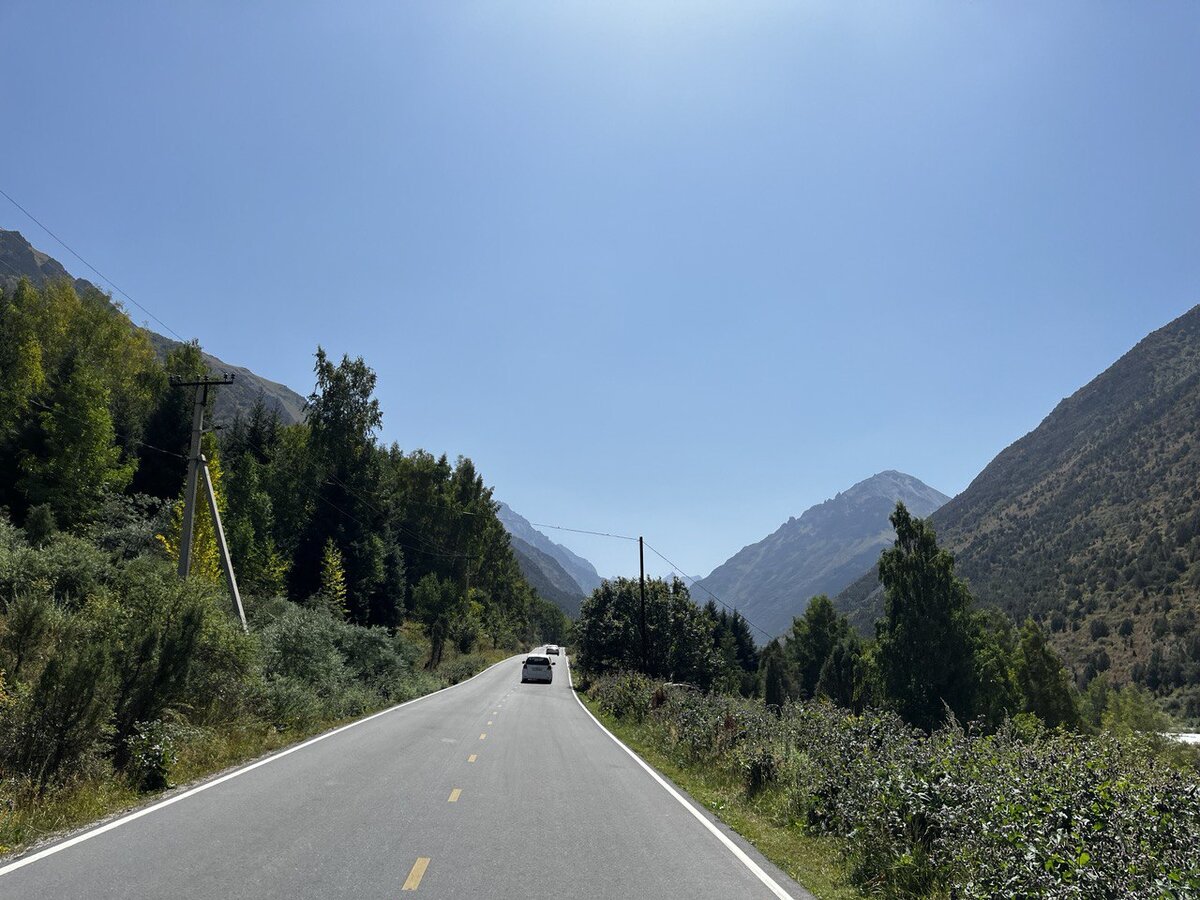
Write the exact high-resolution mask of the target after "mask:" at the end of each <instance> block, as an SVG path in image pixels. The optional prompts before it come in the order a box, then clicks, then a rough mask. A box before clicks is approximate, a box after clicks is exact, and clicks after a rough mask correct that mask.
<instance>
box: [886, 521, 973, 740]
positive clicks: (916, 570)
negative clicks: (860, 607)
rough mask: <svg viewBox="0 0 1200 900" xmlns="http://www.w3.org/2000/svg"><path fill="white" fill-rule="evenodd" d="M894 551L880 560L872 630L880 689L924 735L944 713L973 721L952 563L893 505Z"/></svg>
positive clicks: (969, 656)
mask: <svg viewBox="0 0 1200 900" xmlns="http://www.w3.org/2000/svg"><path fill="white" fill-rule="evenodd" d="M891 522H892V526H893V527H894V528H895V529H896V541H895V545H894V547H893V548H892V549H890V550H885V551H884V552H883V554H882V556H881V557H880V560H879V578H880V581H882V582H883V587H884V592H885V593H884V614H883V618H881V619H880V620H879V621H878V622H877V623H876V626H875V631H876V641H877V643H878V653H877V660H878V666H879V675H880V680H881V686H882V688H883V691H884V694H885V697H886V700H887V702H888V703H889V704H890V705H891V706H892V707H893V708H894V709H895V710H896V712H897V713H899V714H900V715H901V716H902V717H903V718H904V719H905V721H907V722H909V723H910V724H912V725H915V726H917V727H919V728H923V729H925V730H927V731H931V730H933V729H934V728H937V727H938V726H939V725H941V724H942V723H943V722H944V721H945V719H946V708H947V707H949V709H950V710H951V711H953V712H954V713H955V715H956V716H958V717H959V718H962V719H969V718H971V716H972V714H973V713H974V709H973V703H972V701H973V699H974V696H975V692H976V685H975V640H974V635H973V633H972V632H973V629H972V623H971V595H970V594H969V593H968V591H967V588H966V585H964V584H963V583H962V582H961V581H960V580H959V579H958V578H957V577H955V575H954V558H953V557H952V556H951V555H950V554H949V553H948V552H946V551H945V550H942V549H940V548H939V547H938V545H937V537H936V535H935V534H934V531H933V526H932V525H930V524H929V522H928V521H926V520H923V519H918V518H915V517H913V516H912V515H910V514H909V512H908V510H907V509H906V508H905V507H904V504H903V503H897V504H896V509H895V511H894V512H893V513H892V515H891Z"/></svg>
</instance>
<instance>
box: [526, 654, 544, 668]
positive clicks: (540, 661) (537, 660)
mask: <svg viewBox="0 0 1200 900" xmlns="http://www.w3.org/2000/svg"><path fill="white" fill-rule="evenodd" d="M525 665H527V666H548V665H550V660H548V659H546V657H544V656H531V657H529V659H527V660H525Z"/></svg>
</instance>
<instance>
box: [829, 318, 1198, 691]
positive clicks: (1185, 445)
mask: <svg viewBox="0 0 1200 900" xmlns="http://www.w3.org/2000/svg"><path fill="white" fill-rule="evenodd" d="M932 521H933V524H934V526H935V528H936V529H937V532H938V538H939V541H941V542H942V543H943V545H944V546H946V547H947V548H948V549H950V550H951V551H952V552H953V553H954V554H955V557H956V567H957V571H958V572H959V574H960V575H961V576H962V577H963V578H964V580H966V582H967V583H968V585H969V586H970V588H971V590H972V593H973V594H974V595H975V597H976V599H977V601H978V602H980V603H982V604H984V605H990V606H996V607H999V608H1001V609H1004V610H1006V611H1007V612H1009V613H1010V614H1011V615H1013V616H1014V617H1016V618H1018V619H1020V618H1023V617H1024V616H1026V615H1032V616H1034V617H1035V618H1038V619H1041V620H1043V621H1044V622H1045V623H1047V624H1048V625H1049V628H1050V631H1051V639H1052V641H1053V642H1054V644H1055V646H1056V647H1057V648H1058V649H1059V650H1060V652H1062V653H1063V654H1064V656H1065V657H1066V658H1067V660H1068V662H1069V663H1071V664H1072V665H1073V666H1074V668H1075V669H1076V672H1077V674H1079V675H1080V677H1081V680H1086V679H1087V678H1089V677H1091V676H1092V675H1094V674H1096V673H1097V672H1102V671H1106V670H1108V669H1110V668H1111V669H1112V670H1113V672H1114V674H1115V676H1116V677H1117V679H1118V680H1124V679H1126V678H1132V679H1134V680H1138V681H1144V682H1145V683H1147V684H1148V685H1150V686H1151V687H1153V688H1160V687H1163V686H1166V687H1168V688H1170V689H1174V688H1178V687H1183V686H1184V685H1185V684H1200V630H1198V629H1197V624H1196V623H1197V622H1198V621H1200V599H1197V598H1198V597H1200V306H1196V307H1193V308H1192V309H1190V310H1189V311H1187V312H1185V313H1184V314H1183V315H1181V316H1179V317H1178V318H1176V319H1175V320H1173V321H1171V322H1169V323H1167V324H1166V325H1164V326H1162V327H1161V328H1159V329H1156V330H1155V331H1153V332H1151V333H1150V334H1149V335H1147V336H1146V337H1144V338H1143V339H1142V340H1140V341H1138V342H1137V343H1136V344H1135V345H1134V346H1133V347H1132V348H1131V349H1130V350H1129V351H1127V352H1126V353H1125V354H1123V355H1122V356H1121V357H1120V358H1119V359H1118V360H1116V361H1115V362H1114V363H1113V364H1112V365H1110V366H1109V367H1108V368H1106V369H1105V370H1104V371H1103V372H1101V373H1100V374H1099V375H1097V376H1096V377H1095V378H1093V379H1091V380H1090V381H1089V382H1087V383H1086V384H1085V385H1083V386H1082V387H1081V388H1079V389H1078V390H1077V391H1075V392H1074V393H1072V394H1071V395H1070V396H1068V397H1066V398H1064V399H1063V400H1062V401H1060V402H1059V403H1058V404H1056V405H1055V407H1054V408H1053V409H1052V410H1051V411H1050V413H1049V414H1048V415H1047V416H1046V417H1045V418H1044V419H1043V420H1042V422H1041V423H1040V424H1039V425H1038V426H1037V427H1036V428H1035V429H1033V430H1032V431H1030V432H1029V433H1028V434H1026V435H1024V436H1022V437H1021V438H1019V439H1018V440H1016V441H1014V442H1013V443H1012V444H1011V445H1009V446H1008V447H1006V448H1005V449H1004V450H1002V451H1001V452H1000V453H999V454H997V455H996V457H995V458H994V459H993V460H992V461H991V462H990V463H989V464H988V465H987V466H986V467H984V469H983V471H981V472H980V473H979V475H978V476H976V477H975V479H974V480H973V481H972V482H971V484H970V485H969V486H968V487H967V489H966V490H964V491H963V492H962V493H961V494H959V495H958V496H957V497H955V498H954V499H953V500H952V501H950V502H949V503H947V504H946V505H945V506H944V507H942V508H941V509H939V510H938V511H936V512H935V513H934V514H933V516H932ZM836 603H837V605H838V607H839V608H841V609H843V610H844V611H846V612H847V613H849V614H850V615H851V617H852V619H853V620H854V621H855V623H856V624H857V625H858V626H859V627H860V628H867V627H869V625H870V623H871V622H872V621H873V620H874V618H875V616H876V615H878V612H879V610H880V609H881V606H882V592H881V590H880V588H879V585H878V579H877V577H876V573H875V572H874V571H873V570H869V571H867V572H866V573H865V574H864V575H863V576H862V577H860V578H859V579H858V580H857V581H856V582H855V583H854V584H853V585H851V587H850V588H848V589H847V590H846V591H844V592H843V593H842V594H841V595H840V596H839V597H838V598H837V600H836ZM1197 709H1198V710H1200V698H1198V701H1197Z"/></svg>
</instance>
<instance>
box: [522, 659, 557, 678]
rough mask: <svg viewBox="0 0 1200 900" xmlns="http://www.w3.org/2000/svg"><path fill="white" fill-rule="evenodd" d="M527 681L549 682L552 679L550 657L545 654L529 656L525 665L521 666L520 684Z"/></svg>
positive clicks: (552, 672)
mask: <svg viewBox="0 0 1200 900" xmlns="http://www.w3.org/2000/svg"><path fill="white" fill-rule="evenodd" d="M527 681H544V682H546V684H550V683H551V682H553V681H554V671H553V670H552V669H551V668H550V659H549V657H546V656H529V657H526V658H525V665H523V666H521V684H525V682H527Z"/></svg>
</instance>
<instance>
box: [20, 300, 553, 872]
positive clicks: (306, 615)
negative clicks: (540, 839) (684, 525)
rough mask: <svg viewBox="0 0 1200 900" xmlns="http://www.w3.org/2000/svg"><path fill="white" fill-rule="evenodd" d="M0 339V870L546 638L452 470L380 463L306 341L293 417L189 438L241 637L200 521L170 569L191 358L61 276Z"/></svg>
mask: <svg viewBox="0 0 1200 900" xmlns="http://www.w3.org/2000/svg"><path fill="white" fill-rule="evenodd" d="M0 324H2V325H3V327H2V328H0V852H2V851H3V850H11V849H14V848H19V847H22V846H24V845H27V844H28V843H29V842H31V841H34V840H37V839H39V838H41V837H44V836H46V835H47V834H49V833H51V832H53V831H55V830H58V829H61V828H64V827H69V826H72V825H77V824H82V823H85V822H87V821H90V820H92V819H94V818H96V817H97V816H101V815H104V814H106V813H108V812H111V811H113V810H115V809H119V808H121V807H123V806H127V805H129V804H131V803H135V802H137V801H138V800H139V798H141V797H142V796H144V795H146V794H149V793H154V792H157V791H161V790H163V789H165V788H168V787H170V786H172V785H174V784H178V783H181V782H182V781H186V780H188V779H191V778H195V777H199V776H201V775H204V774H207V773H209V772H212V771H215V770H218V769H220V768H222V767H224V766H227V765H230V764H232V763H235V762H238V761H241V760H244V759H246V758H249V757H253V756H255V755H258V754H260V753H262V752H264V751H268V750H271V749H274V748H276V747H279V746H282V745H283V744H286V743H289V742H291V741H294V740H297V739H299V738H300V737H303V736H306V735H309V734H312V733H314V732H316V731H320V730H322V729H324V728H327V727H329V726H330V725H332V724H335V723H338V722H341V721H345V720H347V719H350V718H354V717H357V716H360V715H362V714H364V713H367V712H371V711H373V710H377V709H380V708H384V707H386V706H388V705H391V704H393V703H397V702H401V701H404V700H407V699H410V698H412V697H416V696H419V695H421V694H424V693H427V692H429V691H431V690H434V689H436V688H439V687H442V686H445V685H447V684H451V683H454V682H456V681H458V680H461V679H463V678H465V677H468V676H470V675H471V674H474V673H475V672H476V671H479V670H480V669H481V668H483V667H484V666H485V665H486V664H488V663H489V662H491V661H494V660H496V659H499V658H501V657H503V656H506V655H508V654H510V653H512V652H515V651H516V650H518V649H520V648H522V647H525V646H528V645H529V644H531V643H534V642H537V641H541V640H551V641H561V640H562V638H563V635H564V633H565V630H566V628H567V624H568V622H567V619H566V618H565V616H564V615H563V614H562V613H561V612H560V611H559V610H558V609H557V607H554V606H553V605H551V604H549V603H546V602H545V601H543V600H541V599H540V598H539V597H538V596H537V595H536V594H535V593H534V592H533V591H532V590H531V589H530V588H529V586H528V585H527V584H526V583H525V581H524V579H523V578H522V577H521V574H520V570H519V569H518V567H517V563H516V560H515V559H514V557H513V554H512V551H511V549H510V547H509V542H508V537H507V534H506V533H505V531H504V529H503V526H502V525H501V524H500V522H499V521H498V520H497V518H496V515H495V504H494V503H493V501H492V499H491V490H490V489H489V488H487V487H486V486H485V485H484V482H483V479H482V477H481V476H480V475H479V474H478V473H477V472H476V471H475V468H474V466H473V465H472V464H471V462H470V460H468V459H463V458H460V459H458V460H457V461H456V462H454V463H451V462H449V461H448V460H447V459H446V458H445V457H444V456H443V457H440V458H438V457H434V456H432V455H431V454H428V453H425V452H423V451H415V452H411V453H405V452H402V451H401V450H400V449H399V448H398V447H396V446H394V445H393V446H390V447H387V446H383V445H381V444H380V443H379V442H378V441H377V439H376V437H375V435H376V432H377V431H378V428H379V426H380V423H381V414H380V410H379V405H378V402H377V401H376V400H375V399H374V397H373V392H374V385H375V375H374V373H373V372H372V371H371V369H370V368H369V367H368V366H366V364H365V363H364V362H363V361H362V360H361V359H350V358H345V359H343V360H342V361H341V362H340V363H336V364H335V363H334V362H332V361H330V360H329V359H328V358H327V357H326V355H325V354H324V352H323V351H321V350H320V349H318V350H317V353H316V365H315V376H316V377H315V381H316V385H315V388H314V391H313V393H312V395H311V396H310V397H309V405H308V411H307V419H306V421H305V423H303V424H298V425H283V424H281V423H280V422H279V421H278V419H277V418H276V417H275V416H274V415H273V414H272V413H271V412H270V410H268V409H266V408H265V407H264V406H263V405H262V404H261V403H260V404H259V405H258V406H256V407H255V408H254V409H253V410H252V411H251V412H250V413H249V415H247V416H246V417H244V418H239V419H238V420H237V421H235V422H232V423H228V427H225V428H224V429H223V430H220V431H217V432H215V433H209V434H206V435H205V437H204V453H205V456H206V457H207V459H208V461H209V464H210V467H211V469H212V474H213V480H214V482H215V486H216V491H217V493H218V503H219V505H220V507H221V513H222V519H223V521H224V524H225V526H226V531H227V535H228V539H229V543H230V546H231V549H232V553H233V558H234V565H235V569H236V571H237V575H238V579H239V583H240V586H241V589H242V596H243V601H244V605H245V608H246V614H247V617H248V621H249V626H250V627H249V631H248V632H244V631H243V630H242V628H241V625H240V622H239V621H238V620H237V619H236V617H235V616H234V615H233V614H232V612H231V609H232V607H231V603H230V599H229V593H228V588H227V586H226V585H225V584H224V581H223V576H222V575H221V570H220V566H219V560H218V556H217V547H216V542H215V536H214V535H215V532H214V526H213V523H212V521H211V520H210V519H209V516H208V512H207V510H206V509H204V508H203V507H201V508H200V509H199V510H198V513H197V524H196V534H195V542H194V545H193V565H192V576H191V577H190V578H189V579H187V580H186V581H181V580H180V579H179V578H178V577H177V574H176V563H177V559H178V552H179V546H178V542H179V534H180V522H181V517H182V501H181V499H180V498H181V496H182V490H183V481H184V475H185V471H186V453H187V449H188V439H189V434H190V429H191V424H190V420H191V411H190V406H191V392H190V391H188V390H183V389H180V388H176V387H173V386H172V385H171V383H170V381H169V376H171V375H175V376H180V377H182V378H184V380H187V379H189V378H193V377H195V376H199V375H203V374H204V373H205V367H204V363H203V360H202V358H201V355H200V350H199V348H198V347H197V346H196V345H194V344H187V345H182V346H179V347H177V348H176V349H175V350H173V351H171V353H170V354H169V355H168V356H167V358H166V359H165V361H160V360H159V359H158V358H156V357H155V355H154V353H153V351H152V350H151V347H150V344H149V341H148V339H147V338H146V335H145V333H144V332H141V331H140V330H138V329H136V328H134V327H133V325H132V324H131V323H130V321H129V319H128V318H127V317H126V316H125V315H124V314H123V313H122V312H121V311H120V310H119V309H117V308H115V307H114V306H112V305H111V303H110V302H109V299H108V298H107V297H105V296H104V295H103V294H100V293H99V292H94V293H88V294H86V295H85V296H79V295H78V294H77V293H76V292H75V290H74V288H73V287H72V286H71V285H70V284H69V283H65V282H64V283H57V284H50V285H47V286H46V287H45V288H43V289H37V288H34V287H33V286H32V285H31V284H30V283H29V282H28V281H22V282H20V283H19V284H18V285H17V286H16V287H15V288H14V289H12V290H11V291H7V292H0Z"/></svg>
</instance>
